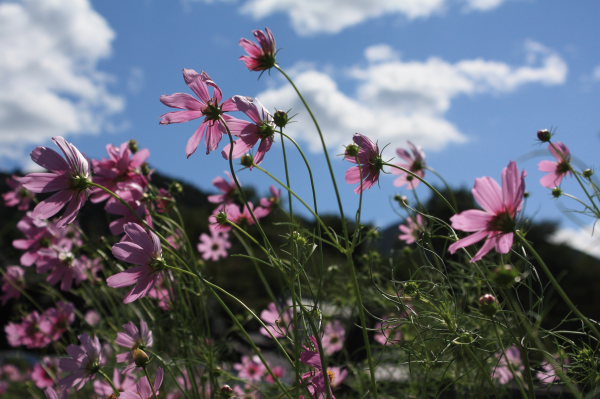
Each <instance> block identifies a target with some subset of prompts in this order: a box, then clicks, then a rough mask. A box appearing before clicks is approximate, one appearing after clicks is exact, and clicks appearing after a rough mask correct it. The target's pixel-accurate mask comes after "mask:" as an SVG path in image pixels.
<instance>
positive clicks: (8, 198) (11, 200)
mask: <svg viewBox="0 0 600 399" xmlns="http://www.w3.org/2000/svg"><path fill="white" fill-rule="evenodd" d="M6 184H8V186H9V187H10V188H11V191H8V192H6V193H4V194H2V198H3V199H4V205H6V206H11V207H12V206H16V207H17V209H18V210H20V211H26V210H28V209H29V205H30V204H31V200H32V199H33V194H32V193H31V192H30V191H29V190H27V189H26V188H24V187H23V185H22V183H21V178H20V177H18V176H11V177H9V178H7V179H6Z"/></svg>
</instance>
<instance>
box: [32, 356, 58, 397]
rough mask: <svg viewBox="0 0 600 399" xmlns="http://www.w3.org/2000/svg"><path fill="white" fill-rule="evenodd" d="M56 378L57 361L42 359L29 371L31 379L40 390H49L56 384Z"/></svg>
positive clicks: (54, 359) (48, 358)
mask: <svg viewBox="0 0 600 399" xmlns="http://www.w3.org/2000/svg"><path fill="white" fill-rule="evenodd" d="M57 376H58V359H56V358H51V357H47V356H45V357H43V358H42V361H41V362H39V363H36V364H35V365H34V366H33V370H32V371H31V379H32V380H33V382H34V383H35V386H37V387H38V388H40V389H44V388H51V387H53V386H54V384H55V383H56V378H57Z"/></svg>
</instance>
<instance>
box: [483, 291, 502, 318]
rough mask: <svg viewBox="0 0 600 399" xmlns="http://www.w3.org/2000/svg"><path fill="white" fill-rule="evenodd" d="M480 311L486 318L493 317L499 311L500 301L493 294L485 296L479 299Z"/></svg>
mask: <svg viewBox="0 0 600 399" xmlns="http://www.w3.org/2000/svg"><path fill="white" fill-rule="evenodd" d="M479 309H480V310H481V313H483V314H484V315H486V316H490V317H491V316H493V315H494V314H496V312H497V311H498V299H496V297H495V296H493V295H492V294H485V295H483V296H482V297H481V298H479Z"/></svg>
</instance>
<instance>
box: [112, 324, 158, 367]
mask: <svg viewBox="0 0 600 399" xmlns="http://www.w3.org/2000/svg"><path fill="white" fill-rule="evenodd" d="M123 329H124V330H125V331H124V332H122V331H121V332H119V333H117V338H116V339H115V344H117V345H119V346H122V347H125V348H127V349H128V351H127V352H124V353H119V354H118V355H117V362H119V363H129V366H130V367H135V363H133V354H132V353H133V351H134V350H136V349H142V350H144V349H145V348H149V347H151V346H152V344H153V343H154V340H153V338H152V331H150V329H149V328H148V324H147V323H146V322H145V321H144V320H141V321H140V328H139V329H138V328H137V326H136V325H135V324H134V323H133V322H131V321H130V322H128V323H127V324H125V325H123ZM130 367H127V369H129V368H130Z"/></svg>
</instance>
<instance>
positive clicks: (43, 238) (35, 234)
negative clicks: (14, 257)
mask: <svg viewBox="0 0 600 399" xmlns="http://www.w3.org/2000/svg"><path fill="white" fill-rule="evenodd" d="M17 228H18V229H19V230H20V231H21V232H22V233H23V234H24V235H25V238H22V239H18V240H14V241H13V247H15V248H17V249H20V250H21V251H25V252H24V253H23V255H21V258H20V262H21V264H22V265H23V266H31V265H33V264H35V263H36V262H37V261H38V260H40V259H41V258H42V256H41V255H40V253H39V251H40V250H41V249H43V248H48V247H50V246H51V245H52V244H57V243H58V242H59V241H60V239H61V238H62V236H63V235H64V233H65V231H66V229H64V228H58V227H56V225H55V224H54V223H51V222H48V221H46V220H42V219H37V218H34V217H32V215H31V212H28V213H27V215H25V216H24V217H23V218H22V219H21V220H20V221H19V222H18V223H17Z"/></svg>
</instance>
